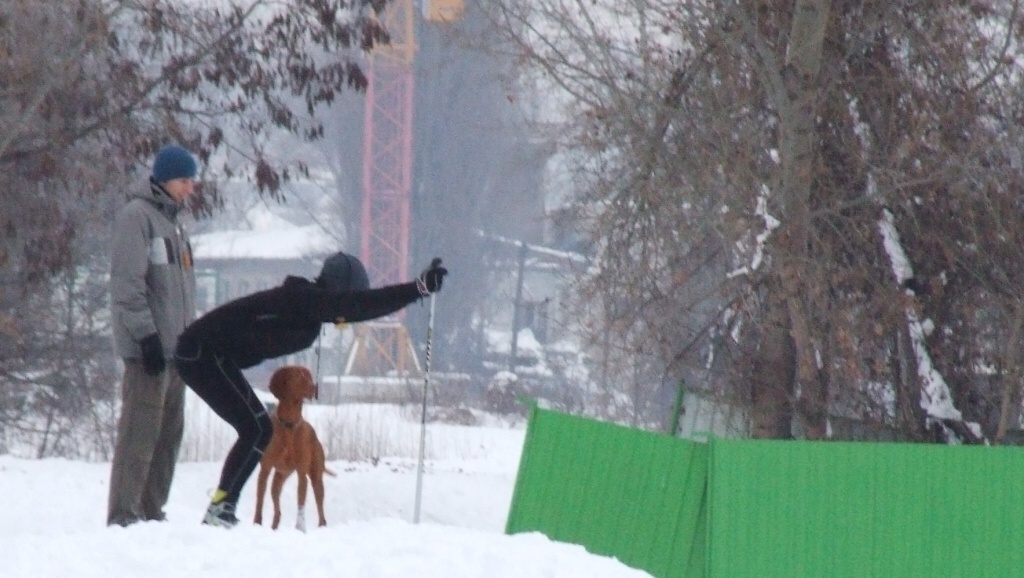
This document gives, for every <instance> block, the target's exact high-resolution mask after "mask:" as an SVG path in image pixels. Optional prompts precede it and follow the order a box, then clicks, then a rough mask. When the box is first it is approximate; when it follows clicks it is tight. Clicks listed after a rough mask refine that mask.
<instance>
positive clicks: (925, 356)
mask: <svg viewBox="0 0 1024 578" xmlns="http://www.w3.org/2000/svg"><path fill="white" fill-rule="evenodd" d="M878 230H879V232H881V234H882V241H883V245H884V247H885V252H886V254H887V255H888V256H889V261H890V262H891V263H892V272H893V275H894V276H895V277H896V282H897V283H898V284H900V285H901V286H902V285H903V284H904V282H906V281H908V280H910V279H912V278H913V277H914V269H913V267H912V266H911V264H910V259H908V258H907V254H906V252H905V251H904V250H903V244H902V243H901V242H900V235H899V232H898V231H897V230H896V225H895V223H894V221H893V215H892V212H891V211H889V210H888V209H883V211H882V219H881V220H879V222H878ZM907 293H908V294H910V295H913V291H912V290H910V289H907ZM904 311H905V314H906V316H907V325H908V329H909V331H910V340H911V343H912V344H913V347H914V355H915V357H916V358H917V373H918V375H919V376H920V377H921V381H922V382H923V383H924V396H923V397H922V399H921V408H922V409H924V410H925V412H926V413H927V414H928V416H929V417H932V418H935V419H937V420H953V421H959V422H962V421H963V415H962V414H961V413H960V410H958V409H956V406H954V405H953V398H952V395H951V393H950V391H949V385H948V384H946V380H945V379H944V378H943V377H942V374H941V373H939V371H938V370H937V369H936V368H935V366H934V365H933V364H932V358H931V355H930V354H929V353H928V348H927V347H926V346H925V335H926V333H927V331H926V325H930V324H928V323H927V322H922V321H921V320H920V319H919V318H918V316H917V312H916V311H914V309H913V308H912V307H909V306H908V307H907V308H906V309H905V310H904ZM964 425H966V426H967V427H968V428H970V430H971V432H972V433H973V434H974V435H975V436H976V437H977V438H979V439H980V438H981V437H982V432H981V427H980V426H979V425H978V424H977V423H966V422H965V424H964Z"/></svg>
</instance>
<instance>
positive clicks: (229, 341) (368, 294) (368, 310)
mask: <svg viewBox="0 0 1024 578" xmlns="http://www.w3.org/2000/svg"><path fill="white" fill-rule="evenodd" d="M420 297H421V295H420V292H419V290H418V289H417V288H416V283H415V282H413V283H405V284H402V285H390V286H388V287H381V288H380V289H369V290H367V291H353V292H339V291H332V290H330V289H326V288H324V287H321V286H319V285H317V284H315V283H313V282H311V281H309V280H307V279H303V278H301V277H291V276H289V277H287V278H285V280H284V283H283V284H281V285H280V286H278V287H274V288H273V289H267V290H266V291H260V292H258V293H253V294H252V295H247V296H245V297H239V298H238V299H235V300H234V301H229V302H228V303H225V304H223V305H221V306H220V307H217V308H215V309H213V310H211V311H210V312H208V313H206V314H205V315H203V316H202V317H200V318H199V319H196V320H195V321H194V322H193V323H192V324H191V325H189V326H188V327H186V328H185V331H184V332H183V333H182V335H181V339H179V343H182V342H185V341H192V342H193V343H194V342H201V343H203V344H205V345H206V346H208V347H211V348H213V349H214V350H215V351H217V352H218V353H220V354H221V355H224V356H226V357H229V358H231V359H232V360H233V361H234V362H235V363H236V364H238V367H241V368H243V369H244V368H247V367H252V366H254V365H256V364H258V363H260V362H261V361H263V360H265V359H272V358H275V357H280V356H282V355H288V354H289V353H295V352H296V351H302V350H303V349H306V348H307V347H309V346H310V345H312V344H313V342H314V341H316V338H317V335H319V334H320V325H321V324H322V323H336V322H339V321H345V322H349V323H355V322H358V321H367V320H370V319H376V318H378V317H384V316H386V315H389V314H391V313H394V312H396V311H398V310H400V309H402V308H403V307H405V306H406V305H409V304H410V303H412V302H414V301H416V300H417V299H419V298H420Z"/></svg>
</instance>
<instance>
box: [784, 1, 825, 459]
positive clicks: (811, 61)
mask: <svg viewBox="0 0 1024 578" xmlns="http://www.w3.org/2000/svg"><path fill="white" fill-rule="evenodd" d="M830 4H831V3H830V1H829V0H797V3H796V7H795V10H794V14H793V27H792V30H791V31H790V43H789V50H788V53H787V56H786V65H785V66H784V67H783V73H782V78H783V82H784V84H785V100H784V102H781V103H779V116H780V127H779V128H780V134H781V141H782V142H781V143H780V147H779V148H780V156H781V159H782V191H781V193H782V198H783V206H784V209H785V213H784V217H785V222H786V233H785V234H784V235H783V236H782V238H781V239H780V241H781V247H780V248H781V250H782V251H781V254H780V255H779V257H781V258H780V259H779V265H780V266H779V268H778V269H777V274H778V275H780V276H781V277H780V279H781V282H782V283H781V285H782V289H783V295H784V296H785V299H786V306H787V312H788V318H789V323H790V326H789V334H790V337H791V338H792V340H793V346H794V348H795V351H796V375H795V379H796V383H795V384H794V385H795V387H794V391H795V392H796V394H797V397H798V407H800V408H801V412H800V416H801V421H802V422H803V425H804V429H805V435H806V436H807V437H808V438H810V439H821V438H824V437H825V436H826V434H827V414H828V412H827V411H826V406H827V395H826V391H825V389H826V388H825V383H824V380H823V379H822V378H821V376H820V375H819V373H820V372H819V370H818V365H819V361H818V360H819V357H820V354H821V353H822V352H820V351H818V348H817V347H816V346H815V340H814V338H813V336H814V330H813V322H812V315H811V314H810V310H811V308H810V307H808V303H807V301H806V300H805V297H806V296H807V295H808V294H809V293H813V292H814V290H815V288H814V287H813V286H812V285H813V284H815V283H818V282H823V280H818V279H816V278H815V277H814V276H813V275H812V274H811V273H810V271H811V270H812V269H813V267H812V266H811V264H812V255H811V252H810V250H809V249H810V247H809V245H810V238H811V237H810V228H811V223H810V196H811V189H812V187H813V184H814V166H815V162H816V158H817V149H818V146H817V136H816V130H815V120H816V109H817V106H816V104H817V97H818V93H819V90H820V88H819V85H818V83H819V78H818V71H819V70H820V69H821V61H822V45H823V43H824V37H825V27H826V25H827V23H828V15H829V9H830Z"/></svg>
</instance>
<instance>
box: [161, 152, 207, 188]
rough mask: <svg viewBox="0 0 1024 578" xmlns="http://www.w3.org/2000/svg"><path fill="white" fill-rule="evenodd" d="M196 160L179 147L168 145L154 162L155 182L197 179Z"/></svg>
mask: <svg viewBox="0 0 1024 578" xmlns="http://www.w3.org/2000/svg"><path fill="white" fill-rule="evenodd" d="M196 171H197V167H196V160H195V159H194V158H192V155H191V154H189V152H188V151H187V150H185V149H183V148H181V147H180V146H178V145H167V146H165V147H164V148H162V149H160V152H158V153H156V160H154V161H153V180H154V181H156V182H158V183H166V182H167V181H171V180H174V179H180V178H184V177H188V178H190V179H194V178H196Z"/></svg>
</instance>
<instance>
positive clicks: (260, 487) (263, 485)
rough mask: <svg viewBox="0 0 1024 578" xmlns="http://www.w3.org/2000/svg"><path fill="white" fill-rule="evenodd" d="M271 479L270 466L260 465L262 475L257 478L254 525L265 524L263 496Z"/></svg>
mask: <svg viewBox="0 0 1024 578" xmlns="http://www.w3.org/2000/svg"><path fill="white" fill-rule="evenodd" d="M268 477H270V465H269V464H263V463H261V464H260V475H259V477H258V478H256V517H255V518H253V523H254V524H262V523H263V495H264V494H265V493H266V491H267V478H268Z"/></svg>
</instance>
